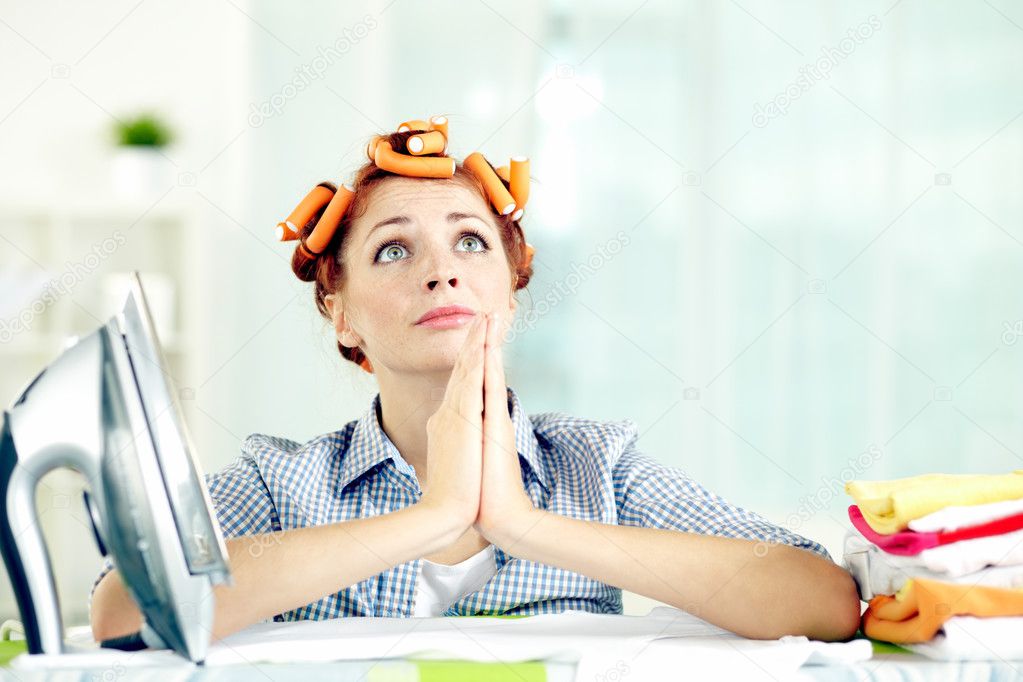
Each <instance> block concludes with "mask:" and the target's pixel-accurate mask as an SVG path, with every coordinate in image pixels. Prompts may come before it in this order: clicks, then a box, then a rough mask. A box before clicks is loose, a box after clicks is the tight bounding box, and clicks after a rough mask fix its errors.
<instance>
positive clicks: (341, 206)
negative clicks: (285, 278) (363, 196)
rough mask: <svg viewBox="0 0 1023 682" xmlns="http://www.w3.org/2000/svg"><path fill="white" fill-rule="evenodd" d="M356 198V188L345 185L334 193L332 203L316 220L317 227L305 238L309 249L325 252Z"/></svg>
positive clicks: (318, 252)
mask: <svg viewBox="0 0 1023 682" xmlns="http://www.w3.org/2000/svg"><path fill="white" fill-rule="evenodd" d="M354 198H355V191H354V190H352V189H350V188H348V187H346V186H344V185H341V186H340V187H338V188H337V192H335V193H334V196H333V197H332V198H331V200H330V203H329V204H327V209H326V210H325V211H324V212H323V215H321V216H320V219H319V220H317V221H316V227H314V228H313V231H312V232H311V233H310V234H309V236H308V237H306V239H305V248H306V250H307V251H309V252H310V253H315V254H317V255H318V254H321V253H323V251H324V249H326V248H327V244H330V240H331V239H333V238H334V233H335V232H337V228H338V225H340V224H341V218H342V217H343V216H344V214H345V210H346V209H347V208H348V206H349V204H351V203H352V199H354Z"/></svg>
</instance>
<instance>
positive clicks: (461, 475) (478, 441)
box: [422, 312, 537, 545]
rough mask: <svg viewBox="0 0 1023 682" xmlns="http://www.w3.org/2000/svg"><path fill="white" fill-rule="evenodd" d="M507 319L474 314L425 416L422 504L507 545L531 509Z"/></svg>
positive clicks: (524, 525)
mask: <svg viewBox="0 0 1023 682" xmlns="http://www.w3.org/2000/svg"><path fill="white" fill-rule="evenodd" d="M505 324H506V322H505V320H504V319H502V318H501V316H500V315H499V314H498V313H489V314H485V313H482V312H480V313H477V315H476V316H475V317H474V318H473V321H472V322H471V323H470V324H469V327H468V329H467V331H466V337H465V342H464V344H463V345H462V349H461V351H460V352H459V356H458V358H457V360H456V361H455V365H454V367H453V368H452V371H451V376H450V378H449V380H448V385H447V388H446V389H445V394H444V399H443V401H442V402H441V405H440V407H439V408H438V409H437V411H436V412H434V414H433V415H432V416H431V417H430V418H429V419H428V420H427V423H426V428H427V441H428V445H427V464H426V471H427V476H426V478H427V480H426V484H425V485H424V489H423V498H422V501H423V502H427V503H429V504H434V505H437V506H440V507H442V508H444V509H445V510H446V511H448V512H450V513H452V514H455V515H456V516H457V517H458V518H459V519H460V520H461V521H462V522H463V523H464V524H465V526H466V528H468V527H469V526H470V525H471V526H473V527H475V528H476V530H477V531H478V532H479V533H480V534H481V535H483V536H484V537H485V538H487V539H488V540H489V541H490V542H492V543H494V544H495V545H506V544H508V543H513V542H515V540H516V539H517V536H518V535H520V534H521V533H522V532H523V530H524V529H526V528H528V527H529V526H530V525H531V523H530V518H531V516H532V515H533V514H535V513H536V512H537V510H536V508H535V507H534V506H533V503H532V500H530V498H529V495H528V494H527V493H526V490H525V488H524V487H523V483H522V469H521V467H520V466H519V457H518V452H517V450H516V447H515V426H514V424H513V423H512V420H511V415H510V414H509V412H508V392H507V387H506V384H505V377H504V363H503V356H502V350H501V349H502V345H503V341H504V331H505Z"/></svg>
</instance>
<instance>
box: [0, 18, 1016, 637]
mask: <svg viewBox="0 0 1023 682" xmlns="http://www.w3.org/2000/svg"><path fill="white" fill-rule="evenodd" d="M1021 63H1023V10H1020V8H1019V7H1018V6H1017V5H1015V4H1013V3H1009V2H1004V0H991V1H990V2H987V1H985V2H983V3H971V2H965V1H960V2H949V3H941V4H934V3H925V2H920V1H919V0H886V1H885V2H864V3H855V4H852V3H839V2H828V3H817V2H754V1H753V0H742V1H741V2H663V1H662V2H656V1H640V2H622V3H611V2H589V3H585V4H583V3H577V4H570V3H566V2H555V3H541V2H517V3H514V4H497V3H488V2H478V3H473V2H468V3H466V2H462V3H456V2H439V3H413V2H409V1H408V0H393V1H392V2H387V3H369V4H364V5H359V6H354V5H350V4H347V3H345V4H342V3H327V2H316V3H303V4H301V5H295V4H284V3H269V2H263V1H256V2H246V1H244V0H226V1H224V2H212V3H210V2H188V1H183V2H175V3H169V2H159V1H157V0H142V1H141V2H135V1H129V2H123V3H122V2H110V3H103V4H101V5H94V4H79V3H35V4H29V3H13V2H0V64H2V65H3V66H2V69H0V85H2V87H0V158H2V159H3V160H4V163H3V164H0V284H2V289H0V290H2V291H3V294H2V303H0V391H2V395H0V399H2V400H3V401H4V404H9V402H10V401H11V400H13V398H14V397H15V396H16V395H17V393H18V391H19V390H20V388H21V387H22V386H23V384H24V382H25V381H27V380H28V379H30V378H31V377H32V376H34V375H35V374H36V373H37V372H38V371H39V370H40V369H42V368H43V367H44V366H45V364H46V363H47V362H48V361H49V360H51V359H52V358H53V357H55V356H56V354H57V353H59V350H60V348H61V347H62V344H63V343H64V340H65V338H66V337H67V336H69V335H74V334H84V333H88V332H90V331H92V330H93V329H95V328H96V327H97V326H99V325H100V324H102V323H103V322H105V321H106V319H107V318H108V317H109V316H110V315H111V314H112V313H113V312H114V311H115V310H116V309H117V308H118V307H119V305H120V302H121V301H120V299H121V297H122V296H123V293H124V289H123V287H124V282H123V274H124V273H125V272H127V271H130V270H133V269H138V270H140V271H141V272H142V277H143V281H144V282H145V283H146V284H147V286H148V287H149V291H150V292H151V296H152V298H153V299H154V307H155V308H156V312H157V315H158V317H159V321H160V324H161V329H160V334H161V338H163V339H164V341H165V344H166V345H167V351H168V355H169V357H170V360H171V363H172V367H173V372H174V374H175V380H176V381H177V384H178V386H179V389H180V395H181V397H182V402H183V404H184V409H185V412H186V417H187V419H188V423H189V426H190V427H191V430H192V432H193V436H194V440H195V442H196V445H197V448H198V451H199V455H200V458H201V461H202V463H203V465H204V466H205V468H206V470H207V471H213V470H216V469H219V468H220V467H222V466H224V465H226V464H228V463H229V462H230V461H232V460H233V459H234V458H235V457H236V456H237V454H238V451H239V445H240V443H241V441H242V440H243V439H244V437H245V436H246V435H247V434H249V433H253V432H261V433H268V434H273V435H279V436H286V437H289V438H293V439H296V440H299V441H303V440H306V439H308V438H310V437H312V436H314V435H316V434H319V433H323V432H327V431H332V430H335V429H338V428H341V427H342V426H343V425H344V423H345V422H347V421H349V420H351V419H355V418H357V417H358V416H360V415H361V414H362V412H363V411H364V410H365V409H366V407H367V406H368V404H369V401H370V400H371V399H372V397H373V395H374V394H375V392H376V390H375V383H374V380H373V378H372V377H370V376H369V375H366V374H364V373H362V372H361V370H358V369H356V368H354V366H353V365H351V364H350V363H346V362H342V361H341V360H340V359H339V358H338V357H337V355H336V351H335V350H334V347H333V336H332V334H331V333H330V332H329V329H328V328H327V327H326V326H325V323H324V322H323V321H322V320H321V319H320V318H319V317H318V316H317V314H316V312H315V309H314V307H313V302H312V293H311V290H310V287H309V285H306V284H302V283H300V282H298V281H297V280H296V279H295V278H294V277H293V275H292V274H291V272H290V269H289V267H288V260H289V257H290V253H291V249H290V248H289V247H286V246H284V245H280V244H278V243H276V242H275V241H274V238H273V226H274V224H275V223H276V222H277V221H278V220H281V219H283V217H284V216H285V215H286V214H287V212H288V211H289V210H290V209H291V208H292V207H293V206H294V205H295V203H296V202H297V201H298V199H299V198H300V197H301V196H303V194H304V193H305V192H306V191H307V190H308V188H309V187H310V186H311V185H312V184H314V183H316V182H318V181H320V180H323V179H327V178H333V179H344V178H345V177H346V176H347V174H348V173H350V172H351V171H353V170H354V169H355V168H356V167H357V166H358V165H359V164H361V163H362V160H363V158H364V152H363V149H364V145H365V142H366V141H367V139H368V137H369V136H370V135H372V134H375V133H378V132H384V131H386V130H389V129H391V128H393V127H394V126H395V125H396V124H397V123H398V122H399V121H401V120H405V119H408V118H414V117H425V116H428V115H431V114H441V113H443V114H447V115H448V117H449V119H450V121H451V134H452V144H451V150H452V151H453V152H454V153H455V154H456V155H457V156H458V157H459V158H461V157H463V156H464V155H466V154H468V153H469V152H472V151H474V150H476V149H480V150H481V151H483V152H484V153H485V154H486V155H487V156H488V158H490V159H492V160H495V161H496V160H500V159H504V158H506V157H508V156H510V155H512V154H525V155H527V156H529V157H530V158H531V160H532V175H533V178H534V179H533V184H532V195H531V200H530V209H529V211H528V216H527V218H526V219H525V221H524V228H525V230H526V233H527V235H528V237H529V240H530V242H531V243H533V244H534V245H535V246H536V248H537V254H536V258H535V260H534V265H535V269H536V275H535V277H534V279H533V281H532V282H531V283H530V285H529V287H528V289H527V290H526V291H524V292H520V307H519V314H520V316H522V317H523V319H524V321H525V322H526V326H527V327H528V332H527V333H525V334H522V335H520V336H519V337H518V338H517V339H516V341H515V344H514V346H513V347H512V348H510V349H509V352H508V353H507V356H506V357H507V364H508V377H509V384H510V385H512V386H513V387H514V388H515V389H516V390H517V392H518V393H519V395H520V397H521V398H522V400H523V404H524V406H525V408H526V410H527V412H542V411H550V410H553V411H563V412H569V413H574V414H578V415H583V416H588V417H593V418H599V419H624V418H628V419H633V420H634V421H636V423H637V424H638V425H639V427H640V429H641V438H640V445H641V446H642V448H643V449H644V450H645V451H646V452H648V453H649V454H651V455H653V456H654V457H656V458H657V459H659V460H661V461H663V462H664V463H666V464H670V465H674V466H679V467H682V468H683V469H685V470H686V471H687V472H689V473H690V474H691V475H692V476H693V477H695V478H696V479H697V480H698V481H700V482H701V483H703V484H704V485H705V486H706V487H708V488H710V489H711V490H713V491H715V492H718V493H720V494H722V495H723V496H725V497H726V498H728V499H729V500H731V501H732V502H735V503H737V504H740V505H742V506H744V507H748V508H751V509H754V510H756V511H759V512H760V513H762V514H764V515H765V516H767V517H768V518H770V519H771V520H773V521H775V522H777V523H780V524H784V525H786V526H787V527H789V528H791V529H793V530H795V531H797V532H799V533H802V534H804V535H807V536H810V537H813V538H815V539H817V540H820V541H822V542H824V543H825V544H826V546H827V547H828V549H829V550H830V551H831V552H832V555H833V556H834V557H835V558H836V559H837V560H840V558H841V540H842V537H843V535H844V531H845V528H846V527H848V522H847V519H846V516H845V507H846V506H847V498H845V496H844V493H843V490H842V486H843V484H844V482H845V481H847V480H850V479H851V478H887V477H897V476H907V475H913V474H917V473H924V472H930V471H946V472H1004V471H1007V470H1011V469H1014V468H1020V467H1021V459H1023V455H1021V453H1023V422H1021V420H1020V419H1019V415H1020V410H1019V404H1020V401H1021V398H1023V388H1021V382H1020V377H1021V376H1023V373H1021V369H1023V350H1021V349H1020V348H1019V345H1023V344H1017V341H1018V340H1019V339H1020V337H1023V306H1021V304H1020V296H1019V291H1020V285H1021V284H1023V198H1021V192H1020V187H1021V183H1023V121H1021V120H1020V119H1021V117H1023V87H1021V86H1023V75H1021V74H1023V69H1020V68H1019V67H1020V64H1021ZM140 114H151V115H153V116H155V117H156V118H157V119H158V121H160V122H162V123H163V124H165V125H166V126H167V127H169V129H170V130H171V132H172V133H173V139H172V141H171V142H170V143H169V144H167V145H165V146H162V147H157V148H156V149H155V150H154V149H152V148H150V149H148V150H144V151H143V152H142V153H139V152H137V151H135V152H134V153H133V150H131V149H127V150H126V149H125V148H124V147H123V146H119V145H118V144H117V142H116V138H115V134H114V130H115V129H116V127H117V126H118V125H121V124H129V123H130V122H131V121H132V120H133V119H134V117H136V116H138V115H140ZM55 418H59V415H55ZM44 483H45V485H44V486H43V487H42V488H41V490H40V495H39V508H40V512H41V514H42V516H43V518H44V520H45V522H46V533H47V537H48V538H49V539H50V541H51V551H52V552H53V554H54V559H55V562H56V564H57V568H58V584H59V588H60V591H61V596H62V599H63V608H64V611H65V615H66V618H67V619H68V622H69V623H84V622H86V618H87V612H86V597H87V594H88V590H89V587H90V585H91V582H92V579H93V578H94V576H95V574H96V572H97V570H98V568H99V557H98V554H97V553H96V551H95V549H94V548H93V546H92V540H91V535H90V533H89V531H88V527H87V521H86V520H85V516H84V512H83V510H82V506H81V501H80V493H79V488H80V486H78V483H77V479H76V478H75V476H74V475H71V474H68V475H64V474H55V475H52V476H51V477H49V478H48V479H47V481H45V482H44ZM76 486H78V487H76ZM632 603H635V602H632ZM7 617H17V612H16V607H15V605H14V602H13V599H12V596H11V592H10V588H9V586H8V584H7V583H6V581H5V580H0V618H7Z"/></svg>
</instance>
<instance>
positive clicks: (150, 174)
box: [112, 113, 174, 198]
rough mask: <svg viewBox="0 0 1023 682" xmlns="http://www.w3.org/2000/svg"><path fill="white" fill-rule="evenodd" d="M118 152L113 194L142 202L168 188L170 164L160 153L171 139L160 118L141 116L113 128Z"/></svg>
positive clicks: (122, 120) (118, 122)
mask: <svg viewBox="0 0 1023 682" xmlns="http://www.w3.org/2000/svg"><path fill="white" fill-rule="evenodd" d="M114 135H115V139H116V142H117V152H116V153H115V155H114V160H113V166H112V172H113V186H114V193H115V194H117V195H118V196H120V197H124V198H141V197H146V196H148V195H151V194H153V193H155V192H157V191H162V190H165V189H166V188H167V187H169V186H170V184H171V180H170V177H171V173H170V170H171V166H172V164H171V162H170V159H168V158H167V157H166V156H165V155H164V154H163V152H162V150H163V148H164V147H166V146H167V145H168V144H169V143H170V142H171V140H172V139H173V137H174V135H173V133H172V132H171V130H170V128H169V126H167V124H165V123H164V122H163V121H162V120H161V119H160V117H159V116H157V115H156V114H152V113H142V114H139V115H137V116H134V117H130V118H126V119H119V120H118V121H117V122H116V123H115V124H114Z"/></svg>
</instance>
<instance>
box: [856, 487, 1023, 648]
mask: <svg viewBox="0 0 1023 682" xmlns="http://www.w3.org/2000/svg"><path fill="white" fill-rule="evenodd" d="M845 490H846V492H847V493H848V494H849V495H850V496H851V497H852V498H853V500H854V502H855V503H856V504H853V505H851V506H850V507H849V519H850V520H851V521H852V525H853V527H854V528H855V529H856V530H855V531H850V532H849V533H848V535H847V536H846V540H845V552H844V554H845V557H844V558H845V566H846V568H847V569H848V570H849V572H850V573H852V575H853V577H854V578H855V579H856V583H857V585H858V586H859V590H860V597H861V598H862V599H863V600H864V601H866V602H869V605H868V607H867V610H866V612H865V613H864V614H863V632H864V634H866V635H867V636H868V637H871V638H873V639H879V640H884V641H887V642H894V643H896V644H900V645H903V646H907V647H908V648H910V649H913V650H915V651H917V652H919V653H922V654H924V655H926V656H929V657H932V658H942V659H997V658H1001V659H1009V658H1015V659H1023V470H1017V471H1014V472H1012V473H1009V474H997V475H980V474H974V475H969V474H967V475H955V474H925V475H923V476H913V477H910V478H902V479H896V480H891V481H850V482H849V483H847V484H846V486H845Z"/></svg>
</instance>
